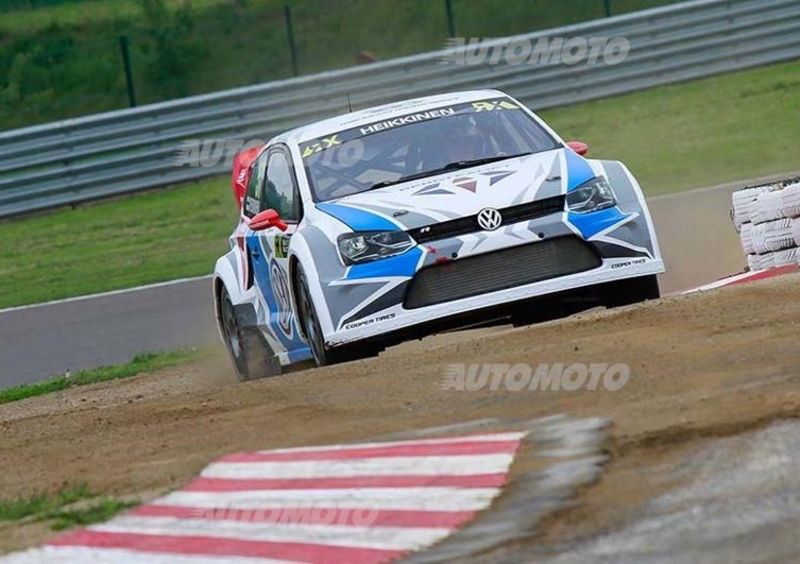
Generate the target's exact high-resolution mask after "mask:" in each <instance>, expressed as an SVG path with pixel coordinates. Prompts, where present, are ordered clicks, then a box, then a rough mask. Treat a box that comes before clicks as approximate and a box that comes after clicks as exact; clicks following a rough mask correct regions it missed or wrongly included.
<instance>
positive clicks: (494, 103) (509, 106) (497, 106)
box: [472, 100, 519, 112]
mask: <svg viewBox="0 0 800 564" xmlns="http://www.w3.org/2000/svg"><path fill="white" fill-rule="evenodd" d="M472 108H473V109H474V110H475V111H476V112H492V111H494V110H518V109H519V106H517V105H516V104H514V103H513V102H509V101H508V100H484V101H483V102H473V103H472Z"/></svg>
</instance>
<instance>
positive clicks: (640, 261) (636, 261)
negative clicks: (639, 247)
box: [611, 258, 647, 270]
mask: <svg viewBox="0 0 800 564" xmlns="http://www.w3.org/2000/svg"><path fill="white" fill-rule="evenodd" d="M646 262H647V259H643V258H640V259H634V260H626V261H625V262H618V263H616V264H612V265H611V269H612V270H614V269H617V268H629V267H631V266H636V265H638V264H644V263H646Z"/></svg>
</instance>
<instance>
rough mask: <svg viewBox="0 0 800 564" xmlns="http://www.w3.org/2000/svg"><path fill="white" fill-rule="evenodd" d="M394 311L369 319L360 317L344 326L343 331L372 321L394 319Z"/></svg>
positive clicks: (363, 325) (370, 323)
mask: <svg viewBox="0 0 800 564" xmlns="http://www.w3.org/2000/svg"><path fill="white" fill-rule="evenodd" d="M394 317H395V314H394V313H387V314H386V315H379V316H378V317H371V318H369V319H362V320H361V321H354V322H353V323H348V324H347V325H345V326H344V330H345V331H350V330H351V329H358V328H359V327H365V326H366V325H372V324H374V323H380V322H382V321H389V320H390V319H394Z"/></svg>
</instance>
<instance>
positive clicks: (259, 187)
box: [244, 153, 267, 217]
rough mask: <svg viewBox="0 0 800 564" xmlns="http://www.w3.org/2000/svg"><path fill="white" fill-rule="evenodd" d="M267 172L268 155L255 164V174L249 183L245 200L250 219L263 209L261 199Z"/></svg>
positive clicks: (262, 156) (246, 212) (246, 213)
mask: <svg viewBox="0 0 800 564" xmlns="http://www.w3.org/2000/svg"><path fill="white" fill-rule="evenodd" d="M266 170H267V155H266V153H265V154H263V155H261V157H259V159H258V160H257V161H256V162H255V164H253V172H252V173H251V174H250V182H248V183H247V196H245V200H244V213H245V215H246V216H248V217H253V216H254V215H256V214H257V213H258V212H260V211H261V210H262V209H265V208H262V207H261V198H262V192H263V188H264V173H265V171H266Z"/></svg>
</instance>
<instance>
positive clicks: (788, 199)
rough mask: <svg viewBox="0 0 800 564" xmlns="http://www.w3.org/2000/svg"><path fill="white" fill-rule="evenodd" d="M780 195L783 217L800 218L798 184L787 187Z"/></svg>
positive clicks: (799, 183) (799, 184)
mask: <svg viewBox="0 0 800 564" xmlns="http://www.w3.org/2000/svg"><path fill="white" fill-rule="evenodd" d="M780 194H781V211H782V212H783V217H800V182H798V183H797V184H792V185H791V186H787V187H786V188H784V189H783V190H782V191H781V192H780Z"/></svg>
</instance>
